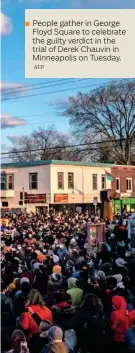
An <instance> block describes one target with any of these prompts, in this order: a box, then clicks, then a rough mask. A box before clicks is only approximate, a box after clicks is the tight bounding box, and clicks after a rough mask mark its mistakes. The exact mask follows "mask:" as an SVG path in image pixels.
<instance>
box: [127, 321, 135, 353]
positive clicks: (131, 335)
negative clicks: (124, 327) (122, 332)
mask: <svg viewBox="0 0 135 353" xmlns="http://www.w3.org/2000/svg"><path fill="white" fill-rule="evenodd" d="M126 341H127V344H128V348H129V349H131V350H132V352H135V327H132V328H130V329H129V330H128V331H127V333H126Z"/></svg>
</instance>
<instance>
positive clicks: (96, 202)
mask: <svg viewBox="0 0 135 353" xmlns="http://www.w3.org/2000/svg"><path fill="white" fill-rule="evenodd" d="M97 204H98V198H97V197H94V198H93V205H94V206H97Z"/></svg>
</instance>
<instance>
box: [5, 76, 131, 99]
mask: <svg viewBox="0 0 135 353" xmlns="http://www.w3.org/2000/svg"><path fill="white" fill-rule="evenodd" d="M69 80H70V82H71V83H74V82H75V80H74V79H72V80H74V81H71V79H69ZM84 80H89V78H86V79H84V78H83V79H80V80H78V79H77V82H78V81H84ZM125 80H127V79H121V80H119V82H121V81H122V82H123V81H125ZM59 81H60V80H59ZM70 82H68V83H70ZM62 84H65V83H60V85H62ZM109 84H110V81H109V82H104V83H102V84H100V85H99V84H92V85H90V86H81V87H75V88H74V87H73V88H69V89H66V90H62V91H61V90H60V91H51V92H43V93H39V94H34V95H26V96H19V97H9V98H7V99H4V100H3V101H7V100H16V99H22V98H29V97H36V96H40V95H45V94H52V93H59V92H66V91H70V90H74V89H80V88H88V87H94V86H95V87H96V86H103V85H104V86H105V85H109ZM57 85H59V84H57ZM31 86H32V85H31ZM54 86H55V85H49V86H46V87H44V88H48V87H54ZM24 92H25V91H24ZM16 93H17V91H16ZM21 93H22V91H21Z"/></svg>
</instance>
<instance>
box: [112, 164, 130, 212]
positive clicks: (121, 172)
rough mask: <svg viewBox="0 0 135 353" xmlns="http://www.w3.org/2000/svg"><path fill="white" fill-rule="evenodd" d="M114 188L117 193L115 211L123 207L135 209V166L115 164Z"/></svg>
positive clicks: (113, 171) (113, 169)
mask: <svg viewBox="0 0 135 353" xmlns="http://www.w3.org/2000/svg"><path fill="white" fill-rule="evenodd" d="M111 174H112V176H113V181H112V189H114V190H115V191H116V193H117V195H116V197H115V200H114V211H115V213H117V212H120V211H121V210H122V209H125V210H127V211H130V210H131V211H135V166H125V165H124V166H117V165H113V167H112V169H111Z"/></svg>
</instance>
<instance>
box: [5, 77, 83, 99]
mask: <svg viewBox="0 0 135 353" xmlns="http://www.w3.org/2000/svg"><path fill="white" fill-rule="evenodd" d="M85 80H89V79H88V78H86V79H84V78H82V79H80V80H79V79H77V80H72V81H71V79H70V80H69V79H68V81H67V82H65V81H64V82H62V83H60V84H59V83H58V81H57V80H55V81H54V82H57V83H55V84H54V85H52V84H51V85H48V86H46V84H44V85H45V86H41V87H36V88H29V89H25V90H24V91H23V89H24V86H23V87H22V88H23V89H22V90H21V91H19V90H16V91H15V92H12V91H10V92H6V93H4V94H2V97H3V96H4V97H5V96H8V95H9V94H16V93H17V94H18V93H23V92H24V93H25V92H27V91H35V90H37V89H38V90H39V89H43V88H49V87H55V86H61V84H62V85H65V84H69V83H74V82H78V81H85ZM60 81H63V80H60ZM31 86H32V85H31ZM12 98H16V97H12ZM5 100H6V99H5Z"/></svg>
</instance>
